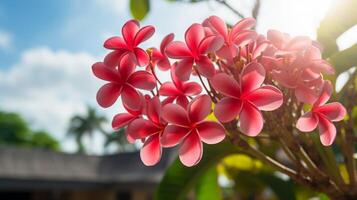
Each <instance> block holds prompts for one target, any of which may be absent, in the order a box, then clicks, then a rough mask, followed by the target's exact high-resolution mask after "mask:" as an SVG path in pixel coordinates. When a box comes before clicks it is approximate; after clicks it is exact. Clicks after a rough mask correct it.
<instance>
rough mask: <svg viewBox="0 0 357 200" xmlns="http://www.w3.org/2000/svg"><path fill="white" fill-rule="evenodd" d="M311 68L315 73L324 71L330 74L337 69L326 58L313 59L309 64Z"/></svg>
mask: <svg viewBox="0 0 357 200" xmlns="http://www.w3.org/2000/svg"><path fill="white" fill-rule="evenodd" d="M309 69H311V70H313V71H314V72H315V73H323V74H328V75H333V74H335V69H334V68H333V67H332V66H331V64H330V63H328V62H327V61H326V60H313V61H311V63H310V64H309Z"/></svg>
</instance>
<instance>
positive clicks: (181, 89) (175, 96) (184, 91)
mask: <svg viewBox="0 0 357 200" xmlns="http://www.w3.org/2000/svg"><path fill="white" fill-rule="evenodd" d="M175 69H176V65H175V64H174V65H173V66H172V69H171V79H172V82H165V83H163V84H162V85H161V86H160V89H159V94H160V95H161V96H166V97H167V98H166V99H165V100H164V102H165V103H173V102H174V101H176V103H177V104H179V105H181V106H182V107H184V108H186V107H187V105H188V103H189V101H188V98H187V97H188V96H193V95H198V94H200V93H201V92H202V88H201V86H200V84H198V83H196V82H185V81H181V80H180V79H178V77H177V76H176V73H175Z"/></svg>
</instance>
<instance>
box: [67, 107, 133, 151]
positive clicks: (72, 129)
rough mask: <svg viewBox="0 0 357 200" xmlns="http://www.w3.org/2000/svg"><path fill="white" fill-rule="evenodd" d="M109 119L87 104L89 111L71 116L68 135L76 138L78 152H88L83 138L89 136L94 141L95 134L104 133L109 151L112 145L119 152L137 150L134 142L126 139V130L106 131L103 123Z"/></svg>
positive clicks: (106, 147)
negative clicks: (131, 142)
mask: <svg viewBox="0 0 357 200" xmlns="http://www.w3.org/2000/svg"><path fill="white" fill-rule="evenodd" d="M107 121H108V120H107V119H106V118H105V117H104V116H101V115H99V114H98V112H97V111H96V109H95V108H93V107H90V106H87V113H86V114H84V115H75V116H73V117H72V118H71V120H70V123H69V127H68V131H67V135H68V136H69V137H71V138H74V139H75V141H76V143H77V147H78V149H77V152H80V153H86V152H87V150H88V149H87V148H86V147H85V145H84V144H83V138H84V137H86V136H88V137H89V138H90V140H91V142H93V135H94V134H98V133H100V134H102V135H103V136H104V137H105V142H104V149H105V150H106V151H108V148H109V147H110V146H114V147H115V148H116V149H117V152H127V151H135V150H137V148H136V146H135V145H134V144H130V143H128V142H127V140H126V136H125V130H124V129H120V130H118V131H106V130H105V129H104V128H103V125H104V124H105V123H106V122H107Z"/></svg>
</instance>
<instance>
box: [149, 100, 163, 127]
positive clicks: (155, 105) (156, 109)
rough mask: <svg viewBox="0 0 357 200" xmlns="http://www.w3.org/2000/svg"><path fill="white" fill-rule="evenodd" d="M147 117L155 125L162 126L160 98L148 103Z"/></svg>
mask: <svg viewBox="0 0 357 200" xmlns="http://www.w3.org/2000/svg"><path fill="white" fill-rule="evenodd" d="M146 115H147V117H148V118H149V120H150V121H152V122H154V123H155V124H160V119H161V102H160V99H159V97H158V96H155V97H153V98H152V99H150V100H149V102H148V103H147V112H146Z"/></svg>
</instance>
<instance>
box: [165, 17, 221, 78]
mask: <svg viewBox="0 0 357 200" xmlns="http://www.w3.org/2000/svg"><path fill="white" fill-rule="evenodd" d="M185 41H186V43H184V42H180V41H174V42H172V43H170V44H169V45H168V46H167V48H166V53H167V55H168V56H169V57H170V58H174V59H181V60H180V61H179V62H178V64H177V68H176V75H177V76H178V77H179V78H180V79H181V80H183V81H186V80H188V79H189V78H190V75H191V72H192V67H193V65H194V64H195V66H196V68H197V70H198V72H199V73H200V74H202V76H204V77H206V78H211V77H212V76H213V75H214V74H215V68H214V65H213V63H212V62H211V60H210V59H209V58H208V56H207V53H209V52H214V51H216V50H218V49H219V48H220V47H221V46H222V44H223V42H224V41H223V38H222V37H220V36H216V35H211V36H205V31H204V28H203V26H202V25H201V24H197V23H196V24H193V25H191V26H190V27H189V28H188V30H187V31H186V33H185Z"/></svg>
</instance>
